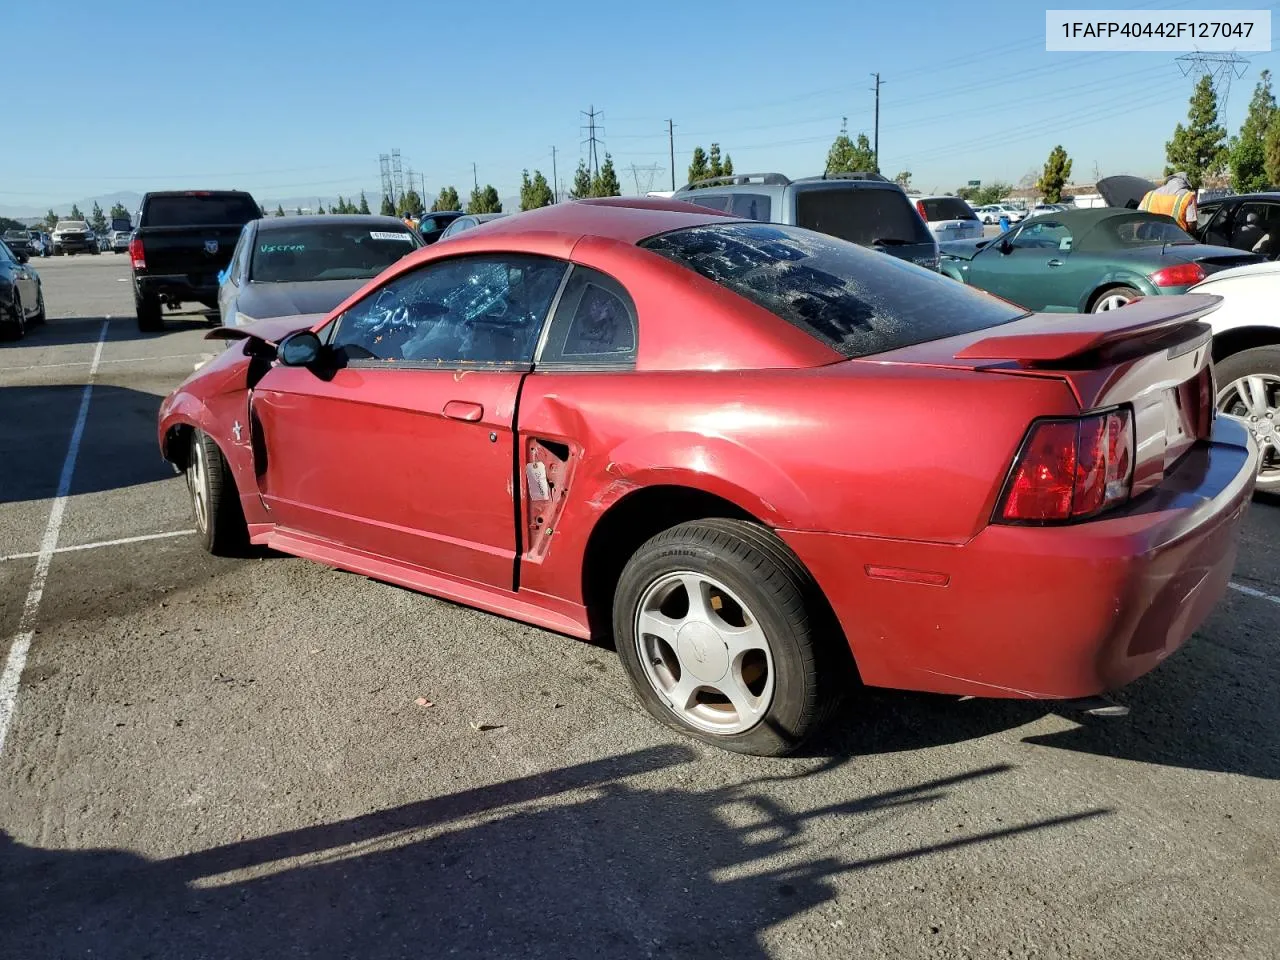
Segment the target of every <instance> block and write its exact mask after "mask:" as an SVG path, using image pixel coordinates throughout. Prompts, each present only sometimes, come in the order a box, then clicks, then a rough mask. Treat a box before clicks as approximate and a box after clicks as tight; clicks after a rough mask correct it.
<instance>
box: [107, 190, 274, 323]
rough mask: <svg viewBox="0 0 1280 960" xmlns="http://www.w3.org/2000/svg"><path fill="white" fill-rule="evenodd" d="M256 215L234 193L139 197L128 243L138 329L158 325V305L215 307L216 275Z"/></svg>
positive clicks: (243, 196)
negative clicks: (135, 220) (138, 205)
mask: <svg viewBox="0 0 1280 960" xmlns="http://www.w3.org/2000/svg"><path fill="white" fill-rule="evenodd" d="M260 216H262V211H261V209H260V208H259V207H258V204H257V202H256V201H254V199H253V197H251V196H250V195H249V194H247V193H244V192H242V191H239V190H179V191H164V192H156V193H148V194H146V195H145V196H144V197H143V198H142V207H141V209H140V210H139V214H138V228H137V230H135V231H134V234H133V238H132V239H131V240H130V241H129V264H130V266H131V267H132V270H133V300H134V305H135V306H136V307H137V310H138V329H139V330H142V331H144V332H150V331H156V330H160V329H161V328H162V327H163V326H164V315H163V314H162V313H161V307H162V305H164V304H168V305H169V306H170V307H171V308H173V309H177V308H178V307H180V306H181V305H182V304H184V303H202V304H204V305H205V306H206V307H209V308H210V309H216V308H217V305H218V273H219V272H220V271H221V270H222V269H223V268H224V267H226V265H227V264H228V263H230V262H231V254H232V251H234V250H235V246H236V241H237V240H238V239H239V237H240V231H241V230H242V229H244V225H245V224H246V223H248V222H249V221H251V220H257V219H258V218H259V217H260Z"/></svg>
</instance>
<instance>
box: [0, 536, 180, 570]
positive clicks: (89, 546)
mask: <svg viewBox="0 0 1280 960" xmlns="http://www.w3.org/2000/svg"><path fill="white" fill-rule="evenodd" d="M195 532H196V531H195V530H194V529H192V530H170V531H169V532H168V533H144V534H142V535H141V536H138V537H121V538H120V539H119V540H97V541H95V542H93V543H78V544H76V545H75V546H71V547H58V549H57V550H54V551H53V552H54V553H72V552H74V551H76V550H97V549H98V548H99V547H121V546H124V545H125V544H126V543H145V542H146V541H148V540H168V539H170V538H171V537H189V536H191V534H193V533H195ZM38 556H40V551H38V550H33V551H32V552H31V553H11V554H9V555H8V556H7V557H0V563H4V562H5V561H6V560H30V559H31V558H32V557H38Z"/></svg>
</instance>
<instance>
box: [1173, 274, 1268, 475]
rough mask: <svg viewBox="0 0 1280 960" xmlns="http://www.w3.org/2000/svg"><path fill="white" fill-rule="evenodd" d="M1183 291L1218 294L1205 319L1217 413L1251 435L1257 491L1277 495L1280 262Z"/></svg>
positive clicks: (1216, 276) (1222, 276)
mask: <svg viewBox="0 0 1280 960" xmlns="http://www.w3.org/2000/svg"><path fill="white" fill-rule="evenodd" d="M1187 293H1211V294H1215V295H1217V296H1220V297H1222V304H1221V306H1219V307H1218V309H1217V310H1215V311H1214V312H1213V313H1211V314H1209V315H1208V316H1207V317H1205V318H1204V319H1205V321H1206V322H1207V323H1208V324H1209V325H1210V327H1212V329H1213V366H1214V374H1215V377H1216V379H1217V389H1218V395H1217V398H1216V399H1217V408H1218V412H1219V413H1220V414H1224V415H1226V416H1229V417H1235V418H1236V419H1237V420H1239V421H1240V422H1241V423H1243V424H1244V425H1245V427H1246V428H1247V429H1248V430H1249V431H1250V432H1251V433H1252V434H1253V437H1254V439H1255V440H1256V441H1257V443H1258V449H1259V451H1260V452H1261V456H1260V457H1259V459H1258V489H1259V490H1260V491H1262V492H1264V493H1269V494H1280V314H1277V312H1276V304H1277V303H1280V262H1276V261H1274V260H1272V261H1270V262H1268V263H1254V264H1250V265H1249V266H1247V267H1234V268H1232V269H1230V270H1223V271H1222V272H1221V273H1215V274H1213V275H1212V276H1211V277H1209V278H1208V279H1206V280H1202V281H1201V282H1200V283H1198V284H1196V285H1195V286H1194V287H1192V288H1191V289H1190V290H1188V291H1187Z"/></svg>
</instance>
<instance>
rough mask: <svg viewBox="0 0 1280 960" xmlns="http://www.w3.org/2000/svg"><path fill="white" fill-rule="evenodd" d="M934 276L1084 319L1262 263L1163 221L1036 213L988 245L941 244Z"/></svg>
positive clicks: (1144, 216) (1106, 213) (1123, 214)
mask: <svg viewBox="0 0 1280 960" xmlns="http://www.w3.org/2000/svg"><path fill="white" fill-rule="evenodd" d="M938 246H939V252H940V254H941V258H942V259H941V263H940V264H939V266H938V269H939V270H941V271H942V272H943V273H945V274H946V275H947V276H949V277H952V278H953V279H956V280H959V281H960V282H961V283H967V284H969V285H970V286H974V287H978V288H979V289H981V290H986V291H987V292H988V293H994V294H995V295H996V296H998V297H1002V298H1003V299H1005V300H1009V301H1011V302H1013V303H1015V304H1017V305H1018V306H1021V307H1023V308H1025V309H1027V310H1037V311H1048V312H1063V313H1089V312H1097V311H1100V310H1114V309H1116V308H1117V307H1122V306H1124V305H1125V304H1126V303H1128V302H1129V301H1130V300H1134V299H1137V298H1138V297H1152V296H1156V295H1157V294H1171V293H1185V292H1186V291H1187V289H1188V288H1189V287H1192V286H1194V285H1195V284H1197V283H1199V282H1200V281H1201V280H1203V279H1204V278H1205V277H1207V276H1209V275H1210V274H1212V273H1217V272H1218V271H1219V270H1226V269H1228V268H1229V267H1239V266H1243V265H1245V264H1248V263H1259V262H1261V261H1262V260H1263V258H1262V257H1259V256H1256V255H1254V254H1250V253H1245V252H1243V251H1240V250H1233V249H1231V248H1230V247H1211V246H1207V245H1205V244H1202V243H1199V242H1198V241H1196V239H1195V238H1194V237H1192V236H1190V235H1188V234H1187V233H1185V232H1184V231H1182V230H1181V229H1179V228H1178V225H1177V224H1176V223H1174V222H1173V221H1172V220H1171V219H1169V218H1168V217H1164V216H1160V215H1158V214H1154V213H1143V212H1140V211H1138V210H1127V209H1123V208H1117V207H1102V208H1093V209H1087V210H1069V211H1065V212H1062V213H1048V214H1041V215H1040V216H1038V217H1032V218H1030V219H1028V220H1024V221H1023V222H1022V223H1020V224H1018V225H1017V226H1016V227H1014V228H1013V229H1012V230H1009V231H1008V232H1007V233H1004V234H1002V235H1000V236H998V237H992V238H989V239H985V240H957V241H954V242H951V243H942V244H939V245H938Z"/></svg>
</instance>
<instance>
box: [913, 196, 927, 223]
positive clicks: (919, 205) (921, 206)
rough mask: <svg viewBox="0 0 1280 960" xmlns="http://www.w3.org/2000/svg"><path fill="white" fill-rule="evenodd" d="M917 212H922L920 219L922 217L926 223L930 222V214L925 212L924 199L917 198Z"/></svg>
mask: <svg viewBox="0 0 1280 960" xmlns="http://www.w3.org/2000/svg"><path fill="white" fill-rule="evenodd" d="M916 213H918V214H920V219H921V220H923V221H924V222H925V223H928V222H929V215H928V214H927V213H925V212H924V201H923V200H917V201H916Z"/></svg>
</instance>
